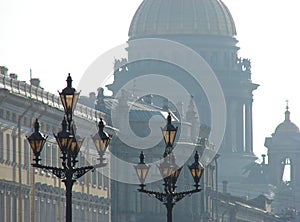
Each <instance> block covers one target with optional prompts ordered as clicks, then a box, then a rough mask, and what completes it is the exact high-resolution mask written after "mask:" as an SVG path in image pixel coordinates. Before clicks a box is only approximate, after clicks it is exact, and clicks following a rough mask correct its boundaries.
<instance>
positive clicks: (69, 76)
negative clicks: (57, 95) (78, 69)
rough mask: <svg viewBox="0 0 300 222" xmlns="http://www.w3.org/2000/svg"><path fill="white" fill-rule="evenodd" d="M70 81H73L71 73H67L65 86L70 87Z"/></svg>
mask: <svg viewBox="0 0 300 222" xmlns="http://www.w3.org/2000/svg"><path fill="white" fill-rule="evenodd" d="M72 82H73V80H72V77H71V74H70V73H69V74H68V78H67V87H70V88H72Z"/></svg>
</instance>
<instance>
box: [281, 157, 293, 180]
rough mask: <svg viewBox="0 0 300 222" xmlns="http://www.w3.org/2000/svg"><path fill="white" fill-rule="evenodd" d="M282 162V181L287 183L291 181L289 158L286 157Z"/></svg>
mask: <svg viewBox="0 0 300 222" xmlns="http://www.w3.org/2000/svg"><path fill="white" fill-rule="evenodd" d="M281 164H282V177H281V180H282V182H284V183H286V184H289V183H290V182H291V159H290V158H289V157H286V158H285V159H283V161H282V162H281Z"/></svg>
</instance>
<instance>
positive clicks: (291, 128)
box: [275, 106, 299, 134]
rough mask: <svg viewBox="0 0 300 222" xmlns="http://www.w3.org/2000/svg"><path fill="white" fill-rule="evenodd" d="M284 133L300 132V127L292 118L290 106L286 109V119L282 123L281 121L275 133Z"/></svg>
mask: <svg viewBox="0 0 300 222" xmlns="http://www.w3.org/2000/svg"><path fill="white" fill-rule="evenodd" d="M282 133H298V134H299V128H298V127H297V126H296V124H294V123H293V122H292V121H291V119H290V111H289V108H288V106H287V107H286V111H285V119H284V121H283V122H282V123H280V124H279V125H278V126H277V127H276V130H275V134H282Z"/></svg>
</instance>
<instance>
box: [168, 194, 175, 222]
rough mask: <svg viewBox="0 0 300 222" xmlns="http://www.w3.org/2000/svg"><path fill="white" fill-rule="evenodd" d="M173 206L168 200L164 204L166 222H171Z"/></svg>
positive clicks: (170, 200)
mask: <svg viewBox="0 0 300 222" xmlns="http://www.w3.org/2000/svg"><path fill="white" fill-rule="evenodd" d="M173 206H174V204H173V203H172V199H169V198H168V202H167V203H166V207H167V222H172V211H173Z"/></svg>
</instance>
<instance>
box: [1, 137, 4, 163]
mask: <svg viewBox="0 0 300 222" xmlns="http://www.w3.org/2000/svg"><path fill="white" fill-rule="evenodd" d="M3 159H4V147H3V132H0V160H3Z"/></svg>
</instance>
